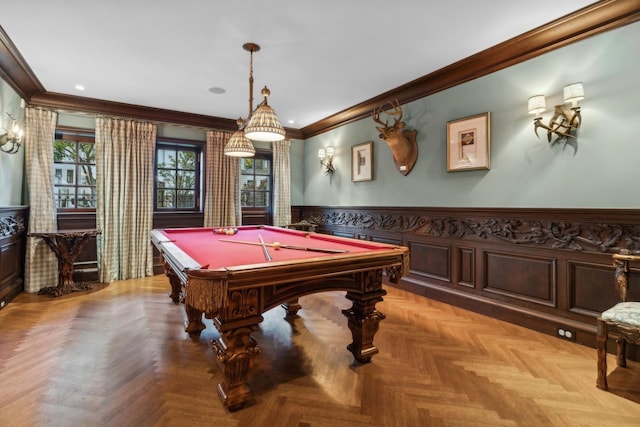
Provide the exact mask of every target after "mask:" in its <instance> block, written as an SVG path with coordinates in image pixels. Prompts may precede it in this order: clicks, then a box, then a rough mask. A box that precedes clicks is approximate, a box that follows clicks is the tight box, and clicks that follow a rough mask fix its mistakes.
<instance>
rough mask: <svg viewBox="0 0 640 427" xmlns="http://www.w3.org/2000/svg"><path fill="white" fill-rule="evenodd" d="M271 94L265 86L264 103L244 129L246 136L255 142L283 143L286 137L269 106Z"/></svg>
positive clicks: (263, 90)
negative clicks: (268, 99) (268, 101)
mask: <svg viewBox="0 0 640 427" xmlns="http://www.w3.org/2000/svg"><path fill="white" fill-rule="evenodd" d="M269 94H270V92H269V89H268V88H267V87H266V86H265V87H264V89H262V95H263V96H264V101H262V103H260V105H258V107H257V108H256V109H255V111H254V112H253V113H252V114H251V117H250V118H249V123H248V124H247V126H246V127H245V128H244V134H245V136H246V137H247V138H249V139H252V140H254V141H282V140H283V139H284V137H285V131H284V128H283V127H282V124H281V123H280V120H278V115H277V114H276V112H275V111H273V108H271V106H270V105H269V104H267V97H268V96H269Z"/></svg>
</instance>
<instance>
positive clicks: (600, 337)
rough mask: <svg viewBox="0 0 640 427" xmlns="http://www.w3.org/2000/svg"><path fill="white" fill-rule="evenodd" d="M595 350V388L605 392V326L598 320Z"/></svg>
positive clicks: (606, 386)
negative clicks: (596, 376)
mask: <svg viewBox="0 0 640 427" xmlns="http://www.w3.org/2000/svg"><path fill="white" fill-rule="evenodd" d="M596 349H597V354H598V379H597V380H596V386H597V387H598V388H601V389H602V390H607V389H608V385H607V324H606V323H605V322H603V321H602V320H600V319H598V331H597V334H596Z"/></svg>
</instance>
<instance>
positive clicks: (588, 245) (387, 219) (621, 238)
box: [305, 210, 640, 253]
mask: <svg viewBox="0 0 640 427" xmlns="http://www.w3.org/2000/svg"><path fill="white" fill-rule="evenodd" d="M305 217H306V218H309V221H310V222H313V223H315V224H318V225H320V226H324V227H326V228H332V227H349V228H359V229H363V230H370V231H387V232H399V233H411V234H417V235H424V236H431V237H442V238H447V239H474V240H493V241H497V242H502V243H511V244H515V245H530V246H538V247H548V248H553V249H564V250H572V251H588V252H594V251H595V252H603V253H613V252H618V251H619V250H620V249H629V250H630V251H632V252H640V223H638V224H617V223H609V222H605V221H606V220H605V221H603V222H600V223H593V222H586V221H581V220H576V221H575V222H572V221H561V220H554V219H548V220H546V219H526V218H509V217H492V218H484V217H482V218H473V217H462V216H431V215H429V214H425V215H414V214H409V215H405V214H402V213H363V212H353V211H348V210H345V211H338V210H326V211H324V210H320V211H318V210H312V211H309V212H308V213H307V212H305Z"/></svg>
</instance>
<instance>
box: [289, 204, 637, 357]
mask: <svg viewBox="0 0 640 427" xmlns="http://www.w3.org/2000/svg"><path fill="white" fill-rule="evenodd" d="M292 215H295V218H296V220H298V221H300V220H306V221H308V222H311V223H313V224H315V225H316V229H317V230H318V231H319V232H322V233H329V234H336V235H340V236H346V237H357V238H361V239H367V240H380V239H381V237H382V238H383V239H386V240H384V241H387V242H390V241H394V242H396V244H397V243H400V244H402V245H404V246H407V247H409V249H410V251H411V267H410V271H409V272H408V273H405V276H404V277H403V278H402V280H401V281H400V283H398V284H397V285H392V284H390V283H389V284H388V285H389V286H397V287H399V288H402V289H406V290H409V291H411V292H414V293H417V294H420V295H424V296H426V297H429V298H434V299H438V300H440V301H444V302H446V303H449V304H452V305H456V306H459V307H462V308H465V309H468V310H473V311H476V312H479V313H483V314H486V315H488V316H492V317H496V318H499V319H502V320H506V321H509V322H512V323H517V324H519V325H522V326H525V327H528V328H532V329H535V330H538V331H540V332H543V333H547V334H549V335H554V336H556V337H558V338H559V339H567V337H566V336H564V337H561V336H560V335H559V334H558V330H559V329H562V330H565V331H571V332H572V334H570V338H569V339H571V340H572V341H576V342H578V343H581V344H584V345H588V346H591V347H595V325H596V317H597V316H598V315H599V313H600V312H602V311H603V310H605V309H607V308H609V307H610V306H612V305H614V304H615V303H616V302H617V295H616V292H615V284H614V269H613V266H612V259H611V255H612V254H614V253H617V252H619V251H620V250H621V249H629V250H631V251H632V252H634V253H640V210H635V209H543V208H540V209H521V208H518V209H511V208H473V209H465V208H430V207H398V208H395V207H370V206H367V207H327V206H294V207H292ZM630 288H631V291H630V294H629V300H640V265H632V269H631V277H630ZM630 347H631V348H629V358H631V359H634V360H640V351H639V349H638V347H634V346H630ZM609 348H615V345H614V343H613V342H612V343H611V345H610V346H609Z"/></svg>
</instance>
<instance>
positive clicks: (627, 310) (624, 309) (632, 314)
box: [600, 302, 640, 328]
mask: <svg viewBox="0 0 640 427" xmlns="http://www.w3.org/2000/svg"><path fill="white" fill-rule="evenodd" d="M600 317H601V318H602V320H605V321H607V322H615V323H620V324H623V325H627V326H632V327H636V328H640V302H620V303H618V304H616V305H614V306H613V307H611V308H610V309H609V310H607V311H605V312H603V313H602V316H600Z"/></svg>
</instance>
